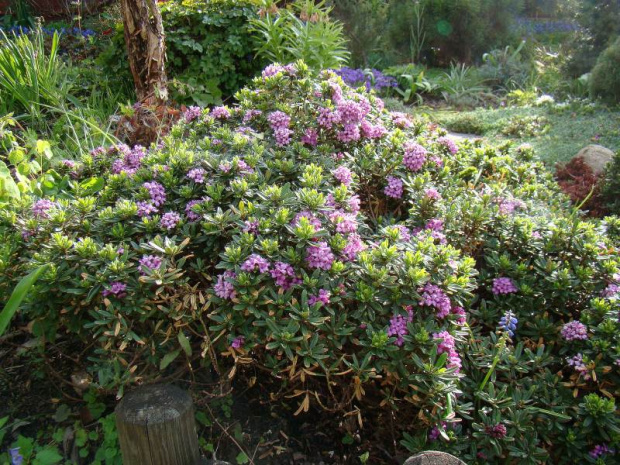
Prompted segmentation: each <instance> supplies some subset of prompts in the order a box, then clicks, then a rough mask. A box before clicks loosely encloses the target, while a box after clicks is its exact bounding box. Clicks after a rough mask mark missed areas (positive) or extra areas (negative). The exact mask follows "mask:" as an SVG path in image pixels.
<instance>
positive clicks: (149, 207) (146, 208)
mask: <svg viewBox="0 0 620 465" xmlns="http://www.w3.org/2000/svg"><path fill="white" fill-rule="evenodd" d="M136 205H137V206H138V216H139V217H141V218H142V217H145V216H146V217H149V216H151V214H152V213H157V207H155V205H153V204H152V203H151V202H147V201H140V202H138V203H137V204H136Z"/></svg>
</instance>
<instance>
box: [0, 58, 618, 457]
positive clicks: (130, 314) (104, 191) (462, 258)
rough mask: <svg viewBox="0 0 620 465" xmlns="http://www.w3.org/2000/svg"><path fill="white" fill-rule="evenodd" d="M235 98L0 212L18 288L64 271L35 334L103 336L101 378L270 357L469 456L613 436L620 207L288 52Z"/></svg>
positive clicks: (37, 316) (309, 389) (96, 355)
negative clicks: (460, 138) (602, 208)
mask: <svg viewBox="0 0 620 465" xmlns="http://www.w3.org/2000/svg"><path fill="white" fill-rule="evenodd" d="M238 99H239V102H240V103H239V105H237V106H235V107H217V108H214V109H212V110H210V111H207V110H198V109H196V108H190V109H188V110H187V112H186V114H185V115H184V117H183V118H182V120H181V121H180V122H179V124H177V125H176V126H175V127H174V128H173V129H172V130H171V132H170V134H169V135H168V136H167V137H165V138H164V139H163V140H162V142H161V144H160V145H158V146H157V147H151V148H149V149H144V148H142V147H134V148H129V147H126V146H119V147H112V148H109V149H99V150H96V151H94V152H93V153H92V154H90V155H88V156H85V157H83V158H82V159H81V160H80V161H79V162H78V163H76V164H75V165H72V166H68V165H67V166H64V167H60V168H58V169H59V170H61V172H64V173H67V174H68V175H69V177H70V178H71V181H70V183H69V188H67V189H66V190H64V191H63V192H60V193H58V194H57V195H55V196H47V197H41V196H35V197H33V198H25V199H22V200H21V201H20V202H19V203H18V204H17V205H15V206H14V207H13V208H12V209H10V210H6V211H4V212H3V213H2V216H1V218H2V220H1V223H0V235H1V236H2V238H3V239H4V240H3V241H2V243H3V244H5V245H3V248H1V249H0V253H1V255H0V271H1V273H0V285H2V286H7V285H8V284H7V283H11V282H14V281H15V280H16V278H17V277H19V276H21V275H22V274H23V273H24V272H25V271H26V270H28V269H29V268H31V267H34V266H37V265H39V264H42V263H51V264H52V267H51V270H50V271H49V272H48V273H47V275H45V276H44V277H42V278H41V279H40V281H39V283H38V284H37V286H36V289H37V291H36V293H35V295H33V297H32V299H31V301H30V303H29V306H28V308H27V310H26V315H27V317H28V318H29V319H31V320H33V324H32V330H33V332H34V333H35V334H37V335H45V336H46V337H47V338H49V339H54V337H56V335H57V334H61V333H68V334H70V335H72V336H73V337H75V338H76V339H81V340H82V341H84V342H85V343H87V342H94V347H93V348H92V349H90V350H89V351H88V354H89V357H90V358H89V366H88V369H89V370H90V371H91V372H92V373H93V378H94V379H93V380H94V383H95V384H97V385H98V386H101V387H104V388H116V387H119V386H122V385H124V384H126V383H128V382H131V381H134V380H140V379H143V378H147V377H152V376H154V375H157V374H158V373H162V374H163V373H166V372H168V371H170V370H173V369H182V368H183V367H187V365H188V364H191V365H193V366H198V365H200V364H204V365H210V366H212V367H213V368H214V369H215V370H216V371H217V372H218V373H221V374H224V373H227V374H229V375H230V376H232V375H234V374H235V373H237V374H239V373H244V372H245V371H246V370H249V369H250V368H252V367H259V368H260V369H261V370H260V371H254V370H252V371H251V373H252V375H253V376H258V382H260V383H262V384H263V385H264V387H265V389H266V390H268V392H270V393H272V395H273V396H274V397H275V396H278V394H282V393H286V395H287V396H288V397H286V398H285V399H284V400H286V399H287V398H288V399H290V397H291V396H292V397H293V398H294V401H293V402H295V405H294V406H293V407H294V408H296V409H297V413H298V414H299V413H301V412H304V411H308V410H309V409H310V408H313V409H315V408H317V409H318V408H324V409H327V410H328V411H331V412H339V413H345V414H346V413H350V412H356V414H357V415H358V418H359V420H360V422H361V420H362V418H363V417H367V416H370V415H374V414H375V413H373V412H376V411H377V410H381V409H389V410H390V411H395V410H396V409H398V411H399V415H400V416H401V417H402V419H403V421H402V422H399V426H395V428H396V429H397V430H398V431H401V432H402V433H403V434H404V438H405V439H404V440H403V445H404V446H405V447H406V448H408V449H410V450H412V451H415V450H420V449H423V448H429V447H431V446H430V445H429V444H427V442H433V444H432V448H434V449H435V448H439V449H446V450H449V451H451V452H452V453H455V454H458V455H460V456H461V457H463V458H464V459H465V460H467V461H468V462H470V463H475V462H476V461H478V463H486V462H496V463H505V462H506V461H507V460H513V461H520V462H523V463H536V461H544V460H551V461H552V462H553V463H573V461H574V462H575V463H583V461H586V460H590V459H591V458H592V457H594V455H596V456H597V457H600V456H603V455H611V454H612V452H611V451H612V450H616V449H617V447H618V444H617V442H618V441H617V439H618V437H619V433H620V429H618V425H617V419H616V416H615V403H614V402H615V396H616V389H617V388H616V387H617V386H618V370H619V369H620V366H619V365H620V363H616V362H617V361H619V360H620V352H618V349H617V347H618V344H617V337H618V336H617V334H618V329H619V328H618V316H617V308H618V299H619V296H618V287H619V286H620V264H619V260H618V249H617V247H618V240H617V238H618V237H620V234H617V233H618V231H620V227H619V226H618V221H617V220H615V219H613V218H611V219H609V220H606V222H605V223H602V224H601V225H597V224H595V223H588V222H585V221H582V220H581V219H580V217H579V216H578V215H577V214H576V213H572V212H570V211H569V210H568V201H567V199H566V198H565V197H563V196H562V195H561V194H560V193H559V192H558V190H557V186H556V185H555V184H554V182H553V180H552V178H551V176H550V175H549V174H548V173H547V172H546V170H545V169H544V167H543V166H542V164H540V163H537V162H535V161H534V155H533V153H532V150H531V149H530V148H528V147H526V146H522V147H519V148H517V149H513V148H512V147H511V146H510V145H509V144H506V143H504V144H502V145H500V146H498V147H496V148H493V147H484V146H482V145H481V142H468V141H465V142H462V143H460V144H456V143H454V141H452V140H451V139H450V138H449V137H446V135H445V132H444V131H442V130H441V129H438V128H436V127H434V126H429V125H427V124H426V123H425V122H423V121H421V120H416V119H413V118H411V117H410V116H408V115H405V114H398V113H389V112H386V111H384V110H383V104H382V102H381V100H380V99H378V98H377V97H376V96H374V95H373V94H372V93H365V92H361V91H356V90H352V89H350V88H348V87H347V86H346V85H345V84H344V82H343V81H342V80H341V79H340V78H339V77H338V76H336V75H335V74H334V73H333V72H328V71H327V72H323V73H322V74H321V75H320V77H319V78H312V77H311V73H310V72H309V70H308V69H307V67H306V66H305V65H304V64H302V63H296V64H293V65H287V66H281V65H277V64H276V65H271V66H269V67H268V68H267V69H265V70H264V72H263V75H262V76H261V77H258V78H256V79H255V81H254V87H253V88H246V89H243V90H242V91H240V92H239V93H238ZM605 231H607V234H608V235H606V234H605ZM613 231H615V233H614V232H613ZM256 373H261V374H259V375H257V374H256ZM378 399H380V400H379V402H378V401H377V400H378ZM288 402H290V400H288ZM472 438H476V440H475V441H472ZM567 451H570V453H568V452H567ZM592 454H594V455H592ZM528 460H529V462H528ZM580 461H581V462H580Z"/></svg>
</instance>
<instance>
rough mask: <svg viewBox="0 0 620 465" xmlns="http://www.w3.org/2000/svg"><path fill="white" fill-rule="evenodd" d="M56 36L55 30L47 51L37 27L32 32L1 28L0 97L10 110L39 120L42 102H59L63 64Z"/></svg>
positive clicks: (47, 103) (33, 120) (42, 114)
mask: <svg viewBox="0 0 620 465" xmlns="http://www.w3.org/2000/svg"><path fill="white" fill-rule="evenodd" d="M58 44H59V36H58V34H57V33H54V35H53V38H52V44H51V47H50V50H49V52H48V51H47V50H46V48H45V44H44V38H43V32H42V31H41V29H40V27H39V28H37V29H35V33H34V34H32V35H26V34H21V35H17V34H15V33H12V36H11V37H9V36H7V35H6V34H5V33H4V31H1V30H0V98H1V99H2V100H5V101H6V102H10V103H9V104H8V105H9V107H8V109H9V112H11V113H16V114H19V115H21V114H25V117H27V118H28V119H29V120H30V121H32V122H36V123H38V124H41V123H42V120H43V117H44V113H45V111H44V110H45V109H44V107H43V106H44V105H58V104H59V103H60V102H61V101H62V95H63V81H64V77H63V72H62V69H63V65H62V62H61V61H60V59H59V58H58Z"/></svg>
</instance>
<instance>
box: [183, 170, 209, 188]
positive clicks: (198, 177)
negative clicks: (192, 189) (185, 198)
mask: <svg viewBox="0 0 620 465" xmlns="http://www.w3.org/2000/svg"><path fill="white" fill-rule="evenodd" d="M206 174H207V172H206V171H205V170H204V169H202V168H193V169H191V170H189V172H188V173H187V177H188V178H189V179H191V180H192V181H194V182H195V183H196V184H203V183H204V182H205V175H206Z"/></svg>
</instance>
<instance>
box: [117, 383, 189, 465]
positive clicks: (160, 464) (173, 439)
mask: <svg viewBox="0 0 620 465" xmlns="http://www.w3.org/2000/svg"><path fill="white" fill-rule="evenodd" d="M116 427H117V429H118V438H119V440H120V443H121V452H122V454H123V465H197V464H198V463H199V461H200V451H199V447H198V435H197V434H196V422H195V420H194V405H193V402H192V398H191V396H190V395H189V393H188V392H186V391H184V390H182V389H180V388H178V387H175V386H171V385H153V386H144V387H140V388H138V389H136V390H134V391H132V392H130V393H129V394H127V395H126V396H125V397H124V398H123V400H122V401H121V402H120V403H119V404H118V406H117V407H116Z"/></svg>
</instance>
